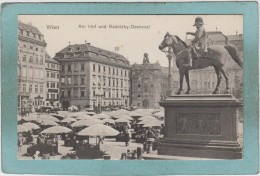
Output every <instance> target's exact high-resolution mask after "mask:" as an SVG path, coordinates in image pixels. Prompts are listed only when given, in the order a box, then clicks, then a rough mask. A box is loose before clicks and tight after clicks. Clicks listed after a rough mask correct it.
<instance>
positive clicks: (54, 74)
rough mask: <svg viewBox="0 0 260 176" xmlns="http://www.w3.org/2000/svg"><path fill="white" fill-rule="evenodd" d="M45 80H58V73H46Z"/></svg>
mask: <svg viewBox="0 0 260 176" xmlns="http://www.w3.org/2000/svg"><path fill="white" fill-rule="evenodd" d="M47 78H59V73H54V72H47Z"/></svg>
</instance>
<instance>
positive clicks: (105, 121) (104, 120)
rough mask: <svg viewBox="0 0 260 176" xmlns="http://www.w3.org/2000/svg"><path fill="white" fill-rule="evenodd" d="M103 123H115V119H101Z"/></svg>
mask: <svg viewBox="0 0 260 176" xmlns="http://www.w3.org/2000/svg"><path fill="white" fill-rule="evenodd" d="M102 121H103V122H104V123H110V124H115V121H114V120H113V119H103V120H102Z"/></svg>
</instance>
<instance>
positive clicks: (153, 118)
mask: <svg viewBox="0 0 260 176" xmlns="http://www.w3.org/2000/svg"><path fill="white" fill-rule="evenodd" d="M146 119H150V120H156V118H155V117H153V116H143V117H141V118H139V119H138V120H146Z"/></svg>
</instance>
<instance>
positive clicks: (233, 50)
mask: <svg viewBox="0 0 260 176" xmlns="http://www.w3.org/2000/svg"><path fill="white" fill-rule="evenodd" d="M225 48H226V50H227V51H228V53H229V54H230V56H231V57H232V59H233V60H234V61H235V62H236V63H237V64H238V65H239V66H240V67H241V68H242V67H243V62H242V61H241V59H240V56H239V54H238V51H237V48H236V47H235V46H234V45H230V44H228V45H226V46H225Z"/></svg>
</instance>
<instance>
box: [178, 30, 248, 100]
mask: <svg viewBox="0 0 260 176" xmlns="http://www.w3.org/2000/svg"><path fill="white" fill-rule="evenodd" d="M209 40H210V44H220V45H225V44H226V42H228V44H232V45H235V46H236V47H237V49H238V52H239V55H240V58H241V59H242V60H243V35H242V34H239V35H238V34H236V35H228V36H227V41H226V39H225V37H223V35H222V34H221V35H214V36H213V35H212V36H209ZM226 68H227V72H228V73H229V83H230V88H231V93H232V94H233V95H234V96H235V97H236V98H239V99H240V98H242V96H243V69H242V68H240V67H239V66H238V65H237V63H236V62H235V61H234V60H233V59H232V58H231V56H230V55H228V56H227V63H226ZM216 83H217V76H216V73H215V70H214V68H213V67H208V68H205V69H201V70H191V71H190V86H191V89H192V90H191V93H196V94H211V93H212V92H213V90H214V89H215V87H216ZM173 85H174V87H173V89H174V91H177V90H178V87H179V71H178V69H177V68H176V67H175V68H174V69H173ZM183 87H184V89H186V88H187V85H186V81H185V80H184V81H183ZM225 89H226V84H225V79H224V77H223V76H222V80H221V84H220V92H222V93H223V92H224V90H225Z"/></svg>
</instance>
